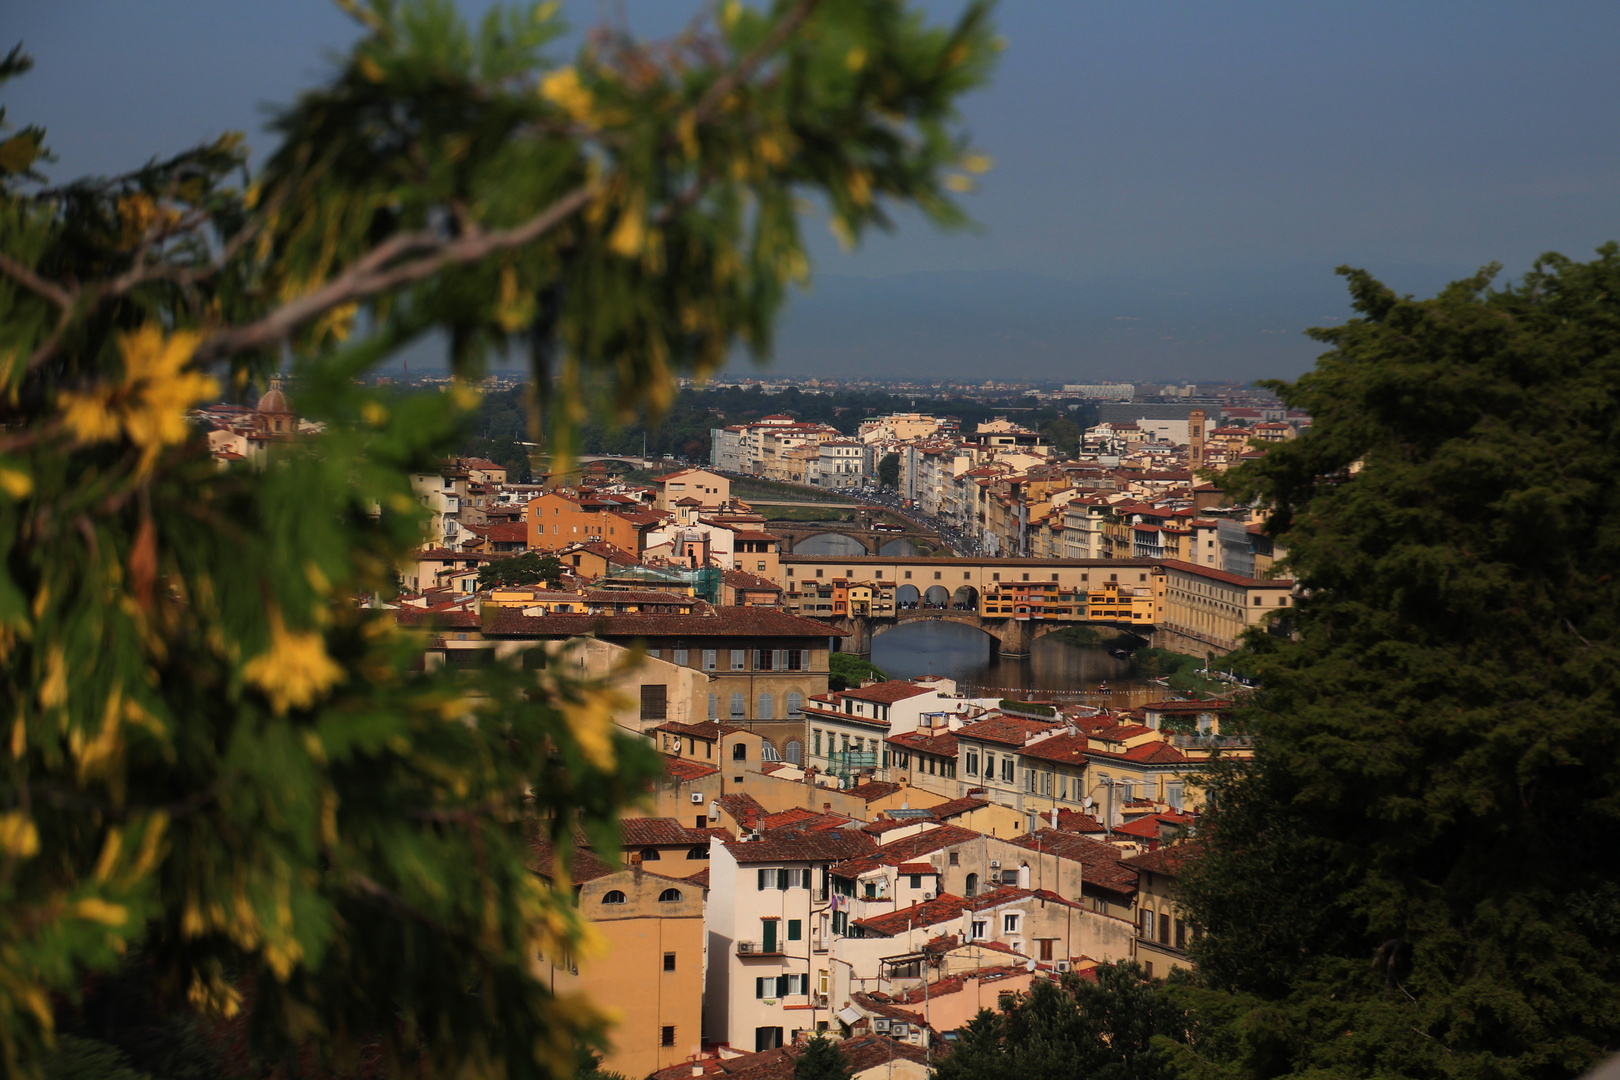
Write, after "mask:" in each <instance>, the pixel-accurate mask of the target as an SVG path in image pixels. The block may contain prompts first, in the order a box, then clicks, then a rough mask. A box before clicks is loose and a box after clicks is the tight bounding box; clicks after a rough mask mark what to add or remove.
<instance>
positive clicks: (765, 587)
mask: <svg viewBox="0 0 1620 1080" xmlns="http://www.w3.org/2000/svg"><path fill="white" fill-rule="evenodd" d="M720 577H721V579H722V580H724V581H725V583H726V584H727V585H730V586H731V587H732V588H733V589H747V590H749V591H750V592H778V593H779V592H781V591H782V586H780V585H778V584H777V583H776V582H774V581H772V580H771V579H770V578H762V577H760V576H759V575H758V574H750V573H749V572H748V571H746V570H727V571H725V572H723V573H722V574H721V575H720Z"/></svg>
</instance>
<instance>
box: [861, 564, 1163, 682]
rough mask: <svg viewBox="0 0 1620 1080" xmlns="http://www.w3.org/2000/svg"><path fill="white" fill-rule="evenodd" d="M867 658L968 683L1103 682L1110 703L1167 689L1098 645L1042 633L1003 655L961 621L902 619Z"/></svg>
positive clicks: (894, 673)
mask: <svg viewBox="0 0 1620 1080" xmlns="http://www.w3.org/2000/svg"><path fill="white" fill-rule="evenodd" d="M913 591H915V590H913ZM897 598H898V596H897ZM871 660H872V663H873V664H874V665H876V666H877V667H878V668H880V669H882V670H883V672H884V673H885V674H887V675H888V676H889V678H891V679H910V678H915V677H916V676H918V675H944V676H946V677H947V678H951V679H955V680H957V681H958V682H960V683H965V684H969V685H972V686H991V687H1009V688H1012V687H1017V688H1021V689H1025V690H1067V691H1082V690H1083V691H1092V690H1095V689H1096V687H1097V684H1098V683H1101V682H1107V683H1108V684H1109V686H1111V687H1112V688H1113V689H1114V691H1115V693H1114V694H1112V695H1110V700H1109V704H1111V705H1112V704H1119V705H1122V706H1129V705H1134V704H1136V703H1138V702H1139V701H1148V700H1154V699H1156V698H1160V697H1164V696H1166V695H1167V691H1165V690H1164V689H1163V688H1161V687H1158V686H1154V685H1152V684H1149V683H1146V682H1143V681H1141V680H1137V679H1132V678H1131V665H1130V661H1128V660H1119V659H1116V658H1115V657H1112V656H1110V655H1108V652H1107V650H1105V649H1103V648H1100V647H1098V646H1082V645H1070V644H1068V643H1067V642H1065V641H1062V640H1059V639H1058V638H1055V637H1044V638H1040V639H1037V640H1036V642H1035V645H1034V647H1033V648H1032V650H1031V652H1030V655H1029V656H1028V657H1023V658H1015V657H1010V656H1009V657H1004V656H1001V655H1000V654H999V653H997V652H996V639H995V638H993V637H991V636H990V635H989V634H986V633H985V632H984V631H982V630H978V629H976V628H974V627H972V626H964V625H962V624H961V623H949V622H910V623H903V624H901V625H899V626H896V627H894V628H893V629H890V630H886V631H884V632H883V633H881V634H878V635H877V636H876V637H874V638H873V639H872V656H871ZM1097 703H1100V702H1097ZM1094 704H1096V703H1094Z"/></svg>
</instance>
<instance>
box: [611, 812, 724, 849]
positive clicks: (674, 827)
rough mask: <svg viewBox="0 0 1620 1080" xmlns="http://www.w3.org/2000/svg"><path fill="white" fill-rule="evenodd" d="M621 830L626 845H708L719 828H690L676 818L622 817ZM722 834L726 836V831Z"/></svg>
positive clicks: (721, 833)
mask: <svg viewBox="0 0 1620 1080" xmlns="http://www.w3.org/2000/svg"><path fill="white" fill-rule="evenodd" d="M619 831H620V833H621V834H622V835H623V837H624V846H625V847H674V846H677V845H683V846H686V847H691V846H692V845H694V844H702V845H703V846H704V847H707V846H708V844H709V836H710V835H711V833H712V832H719V830H710V829H688V828H687V827H686V826H684V825H682V824H681V823H680V822H679V821H676V820H675V819H674V818H621V819H620V821H619ZM720 835H722V836H725V835H726V834H725V833H724V832H720Z"/></svg>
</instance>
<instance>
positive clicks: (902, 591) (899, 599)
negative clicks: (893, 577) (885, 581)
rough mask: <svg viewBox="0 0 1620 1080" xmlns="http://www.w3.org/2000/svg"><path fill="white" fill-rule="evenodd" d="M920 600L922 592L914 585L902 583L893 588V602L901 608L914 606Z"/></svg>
mask: <svg viewBox="0 0 1620 1080" xmlns="http://www.w3.org/2000/svg"><path fill="white" fill-rule="evenodd" d="M921 602H922V593H920V592H918V591H917V586H915V585H902V586H900V587H899V588H898V589H896V590H894V603H895V606H896V607H899V608H901V609H905V608H914V607H916V606H917V605H918V604H919V603H921Z"/></svg>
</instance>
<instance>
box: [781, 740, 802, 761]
mask: <svg viewBox="0 0 1620 1080" xmlns="http://www.w3.org/2000/svg"><path fill="white" fill-rule="evenodd" d="M783 754H784V755H785V756H786V757H787V759H788V760H789V761H791V762H792V763H793V764H795V765H802V764H804V743H802V742H800V741H799V740H798V739H789V740H788V741H787V746H785V747H783Z"/></svg>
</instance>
